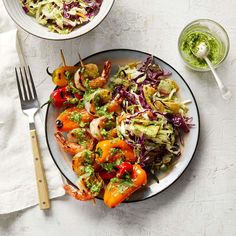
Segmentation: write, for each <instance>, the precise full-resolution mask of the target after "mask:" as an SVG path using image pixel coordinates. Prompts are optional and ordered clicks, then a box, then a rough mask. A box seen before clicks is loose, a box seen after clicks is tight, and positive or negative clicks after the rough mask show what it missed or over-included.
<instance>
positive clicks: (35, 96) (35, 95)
mask: <svg viewBox="0 0 236 236" xmlns="http://www.w3.org/2000/svg"><path fill="white" fill-rule="evenodd" d="M28 70H29V75H30V81H31V85H32V89H33V94H34V99H37V93H36V90H35V86H34V81H33V77H32V74H31V70H30V68H29V66H28Z"/></svg>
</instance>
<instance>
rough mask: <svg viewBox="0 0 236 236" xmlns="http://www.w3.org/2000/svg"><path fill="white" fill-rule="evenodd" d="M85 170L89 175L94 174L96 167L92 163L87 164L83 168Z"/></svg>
mask: <svg viewBox="0 0 236 236" xmlns="http://www.w3.org/2000/svg"><path fill="white" fill-rule="evenodd" d="M83 171H84V172H85V173H86V174H88V175H89V176H92V175H94V169H93V167H92V166H91V165H87V166H85V167H84V168H83Z"/></svg>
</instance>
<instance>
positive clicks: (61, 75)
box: [52, 66, 80, 87]
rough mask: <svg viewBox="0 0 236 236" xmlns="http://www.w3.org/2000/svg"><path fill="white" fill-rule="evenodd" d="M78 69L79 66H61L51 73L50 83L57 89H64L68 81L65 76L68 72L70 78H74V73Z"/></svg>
mask: <svg viewBox="0 0 236 236" xmlns="http://www.w3.org/2000/svg"><path fill="white" fill-rule="evenodd" d="M79 68H80V66H61V67H59V68H57V69H55V70H54V71H53V73H52V81H53V83H54V84H55V85H57V86H59V87H64V86H66V85H67V84H68V82H69V80H68V78H67V76H66V72H67V71H68V72H69V73H70V75H71V76H74V74H75V72H76V71H77V70H78V69H79Z"/></svg>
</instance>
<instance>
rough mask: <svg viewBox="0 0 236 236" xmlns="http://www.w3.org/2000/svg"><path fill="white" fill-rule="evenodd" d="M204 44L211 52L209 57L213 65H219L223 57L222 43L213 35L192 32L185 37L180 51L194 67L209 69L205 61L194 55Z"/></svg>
mask: <svg viewBox="0 0 236 236" xmlns="http://www.w3.org/2000/svg"><path fill="white" fill-rule="evenodd" d="M203 42H204V43H205V44H206V45H207V47H208V50H209V53H208V55H207V57H208V58H209V60H210V61H211V63H212V64H213V65H217V64H218V63H219V62H220V61H221V59H222V57H223V51H224V50H222V42H221V41H220V40H219V39H217V38H216V37H215V36H213V35H212V34H210V33H205V32H200V31H192V32H189V33H186V35H184V36H183V39H182V42H181V45H180V49H181V51H182V52H183V54H184V60H185V61H186V62H187V63H189V64H190V65H191V66H193V67H197V68H207V67H208V66H207V63H206V62H205V60H204V59H201V58H198V57H196V56H195V55H194V54H193V52H196V51H197V50H198V46H199V44H201V43H203Z"/></svg>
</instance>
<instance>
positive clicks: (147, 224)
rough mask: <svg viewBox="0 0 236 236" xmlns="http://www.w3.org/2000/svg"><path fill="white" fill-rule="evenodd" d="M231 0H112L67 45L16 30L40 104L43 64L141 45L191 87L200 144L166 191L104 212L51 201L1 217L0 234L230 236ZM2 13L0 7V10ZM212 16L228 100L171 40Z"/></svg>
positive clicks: (235, 32) (235, 46)
mask: <svg viewBox="0 0 236 236" xmlns="http://www.w3.org/2000/svg"><path fill="white" fill-rule="evenodd" d="M235 10H236V1H234V0H224V1H222V0H207V1H206V0H175V1H171V0H145V1H144V0H129V1H127V0H117V1H116V2H115V4H114V7H113V9H112V10H111V12H110V14H109V15H108V17H107V18H106V19H105V20H104V21H103V22H102V24H101V25H100V26H98V27H97V28H96V29H95V30H93V31H92V32H90V33H88V34H87V35H85V36H82V37H81V38H78V39H74V40H71V41H65V42H52V41H45V40H41V39H39V38H35V37H33V36H30V35H28V34H26V33H24V32H21V39H22V42H23V44H24V46H23V50H24V54H25V56H26V60H27V62H28V64H29V65H30V66H31V68H32V71H33V74H34V75H35V76H34V77H35V81H36V84H37V91H38V96H39V98H40V100H41V102H42V103H43V102H44V101H45V100H46V99H47V97H48V94H49V93H50V91H51V90H52V89H53V87H54V86H53V84H52V83H51V81H50V78H49V77H48V76H47V75H46V72H45V68H46V67H47V66H50V68H55V67H56V66H57V65H58V64H59V63H60V56H59V49H61V48H62V49H63V51H64V53H65V57H66V60H67V63H68V64H70V63H71V64H73V63H75V62H77V61H78V57H77V52H78V51H79V52H80V54H81V55H82V57H85V56H87V55H89V54H92V53H95V52H98V51H101V50H105V49H111V48H131V49H138V50H143V51H146V52H149V53H153V54H154V55H156V56H158V57H160V58H162V59H164V60H166V61H167V62H169V63H170V64H171V65H172V66H174V67H175V68H176V69H177V70H178V71H179V72H180V73H181V74H182V75H183V77H184V78H185V79H186V81H187V82H188V84H189V85H190V87H191V89H192V91H193V93H194V94H195V96H196V100H197V102H198V105H199V109H200V115H201V137H200V145H199V148H198V150H197V153H196V155H195V158H194V159H193V161H192V162H191V164H190V166H189V168H188V169H187V170H186V172H185V173H184V174H183V175H182V177H181V178H180V179H179V180H178V181H177V182H176V183H175V184H174V185H173V186H171V187H170V188H169V189H168V190H166V191H165V192H163V193H161V194H160V195H158V196H156V197H154V198H152V199H149V200H147V201H144V202H139V203H133V204H122V205H121V206H119V207H117V208H116V209H112V210H111V209H108V208H106V207H105V206H104V204H103V203H102V202H100V201H97V205H96V206H93V204H92V203H91V202H89V203H83V202H78V201H74V200H73V199H71V198H69V197H66V196H65V197H63V198H60V199H57V200H53V202H52V208H51V210H50V211H49V212H48V213H47V214H44V212H42V211H40V210H39V208H38V207H32V208H31V209H28V210H25V211H21V212H18V213H13V214H9V215H2V216H0V235H2V236H7V235H23V236H28V235H36V236H37V235H45V236H46V235H52V234H55V235H57V236H61V235H91V236H92V235H103V236H107V235H131V234H133V235H165V236H169V235H170V236H172V235H177V236H179V235H181V236H182V235H186V236H190V235H207V236H208V235H214V236H215V235H221V236H222V235H223V236H224V235H225V236H228V235H232V236H233V235H236V224H235V222H236V209H235V208H236V166H235V163H236V162H235V159H236V155H235V154H236V126H235V124H236V118H235V114H236V106H235V105H236V94H235V92H236V78H235V72H236V53H235V50H236V40H235V39H236V14H235ZM0 12H1V10H0ZM198 18H210V19H213V20H215V21H217V22H219V23H220V24H222V25H223V26H224V27H225V29H226V31H227V32H228V34H229V37H230V42H231V49H230V53H229V55H228V58H227V60H226V61H225V63H224V64H223V65H222V66H221V67H220V68H219V69H218V72H219V74H220V76H221V77H222V79H223V80H224V82H225V84H227V85H228V86H229V87H230V89H231V90H232V92H233V95H234V98H233V100H232V101H231V102H230V103H226V102H225V101H223V100H222V99H221V97H220V96H219V91H218V89H217V87H216V84H215V82H214V80H213V78H212V75H211V74H210V73H197V72H193V71H190V70H188V69H187V68H186V67H184V66H183V65H182V63H181V61H180V58H179V55H178V50H177V39H178V35H179V33H180V31H181V30H182V28H183V27H184V26H185V25H186V24H187V23H189V22H190V21H192V20H195V19H198Z"/></svg>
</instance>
